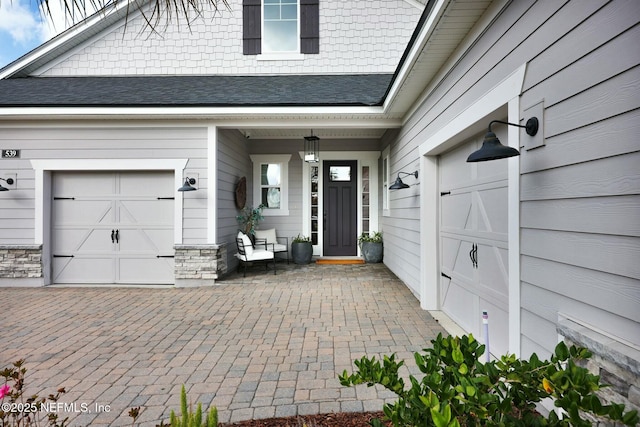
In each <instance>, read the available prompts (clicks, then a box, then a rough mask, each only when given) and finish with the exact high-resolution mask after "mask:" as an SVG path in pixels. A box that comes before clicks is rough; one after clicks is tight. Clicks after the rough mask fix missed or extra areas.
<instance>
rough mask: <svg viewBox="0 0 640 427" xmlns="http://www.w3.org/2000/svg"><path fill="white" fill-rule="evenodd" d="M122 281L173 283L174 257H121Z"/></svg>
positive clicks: (119, 261)
mask: <svg viewBox="0 0 640 427" xmlns="http://www.w3.org/2000/svg"><path fill="white" fill-rule="evenodd" d="M118 263H119V265H118V267H119V270H120V283H145V284H147V283H148V284H156V285H158V284H170V283H173V275H174V272H173V258H157V257H153V258H148V257H141V256H138V257H126V258H119V260H118Z"/></svg>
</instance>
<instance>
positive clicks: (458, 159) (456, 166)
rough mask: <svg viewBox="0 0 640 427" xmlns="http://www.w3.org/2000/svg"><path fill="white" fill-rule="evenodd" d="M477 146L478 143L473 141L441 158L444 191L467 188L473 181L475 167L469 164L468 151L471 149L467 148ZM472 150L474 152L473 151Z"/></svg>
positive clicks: (441, 181)
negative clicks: (467, 184)
mask: <svg viewBox="0 0 640 427" xmlns="http://www.w3.org/2000/svg"><path fill="white" fill-rule="evenodd" d="M477 144H478V143H477V142H476V141H471V142H469V143H468V144H467V145H463V146H462V147H460V148H457V149H455V150H453V151H451V152H449V153H447V154H446V155H445V156H442V157H440V163H439V165H440V184H441V188H442V189H443V190H445V189H447V190H448V189H450V188H460V187H465V186H466V185H465V183H468V182H470V181H471V180H472V173H473V170H474V168H475V166H474V165H473V164H471V163H467V157H469V154H470V151H468V150H470V149H471V148H467V147H470V146H471V147H475V146H477ZM471 150H472V151H473V149H471ZM472 151H471V152H472Z"/></svg>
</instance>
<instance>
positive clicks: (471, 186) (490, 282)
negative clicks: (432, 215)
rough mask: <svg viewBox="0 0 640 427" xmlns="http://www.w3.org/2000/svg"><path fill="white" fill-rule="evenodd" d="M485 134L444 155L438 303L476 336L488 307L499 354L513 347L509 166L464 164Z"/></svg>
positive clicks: (493, 350)
mask: <svg viewBox="0 0 640 427" xmlns="http://www.w3.org/2000/svg"><path fill="white" fill-rule="evenodd" d="M498 136H499V138H500V139H501V140H503V141H504V140H506V133H505V134H504V135H503V134H500V135H498ZM483 137H484V134H483V135H478V136H477V137H475V138H473V139H472V140H470V141H468V142H467V143H465V144H462V146H461V147H459V148H457V149H455V150H453V151H452V152H449V153H446V154H444V155H442V156H441V158H440V190H441V197H440V202H441V204H440V206H441V211H440V254H441V261H440V262H441V273H442V277H441V278H440V279H441V280H440V305H441V307H442V310H443V311H444V312H446V313H447V314H448V315H449V316H450V317H451V318H452V319H453V320H455V321H456V323H458V324H459V325H460V326H461V327H462V328H464V329H465V330H466V331H467V332H471V333H473V334H474V336H475V337H476V338H478V339H480V337H481V333H482V311H484V310H486V311H487V312H488V313H489V325H490V333H489V336H490V343H491V353H493V354H498V355H500V354H505V353H507V351H508V347H509V335H508V333H509V326H508V320H509V314H508V313H509V311H508V295H509V292H508V283H509V280H508V277H509V273H508V253H509V248H508V228H507V227H508V218H507V215H508V209H507V202H508V191H507V190H508V188H507V182H508V181H507V167H508V164H507V160H506V159H502V160H495V161H490V162H481V163H467V162H466V159H467V157H468V156H469V154H471V153H472V152H473V151H475V150H477V149H478V148H480V146H481V145H482V140H483ZM503 138H504V139H503Z"/></svg>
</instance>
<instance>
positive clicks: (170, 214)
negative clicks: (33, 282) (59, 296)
mask: <svg viewBox="0 0 640 427" xmlns="http://www.w3.org/2000/svg"><path fill="white" fill-rule="evenodd" d="M173 184H174V179H173V173H170V172H162V171H158V172H154V171H151V172H150V171H145V172H110V171H109V172H56V173H55V174H54V176H53V189H52V191H53V200H52V204H53V205H52V235H51V241H52V255H53V262H52V266H53V283H60V284H62V283H66V284H85V283H87V284H90V283H101V284H110V283H118V284H128V283H130V284H171V283H174V262H173V254H174V250H173V228H174V223H173V218H174V200H173V194H174V191H175V190H174V188H173Z"/></svg>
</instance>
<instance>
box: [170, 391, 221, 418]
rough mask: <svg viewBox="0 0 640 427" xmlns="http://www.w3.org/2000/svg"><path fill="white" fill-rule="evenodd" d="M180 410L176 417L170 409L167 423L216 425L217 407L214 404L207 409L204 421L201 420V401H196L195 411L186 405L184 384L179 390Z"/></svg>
mask: <svg viewBox="0 0 640 427" xmlns="http://www.w3.org/2000/svg"><path fill="white" fill-rule="evenodd" d="M180 411H181V416H180V417H178V416H177V415H176V413H175V412H174V411H173V410H171V416H170V417H169V425H170V426H171V427H217V425H218V409H217V408H216V407H215V406H213V407H211V409H210V410H209V414H208V415H207V419H206V420H205V422H202V403H200V402H198V406H197V409H196V412H195V413H194V412H193V410H192V408H190V407H187V392H186V391H185V389H184V385H183V386H182V391H181V392H180Z"/></svg>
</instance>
